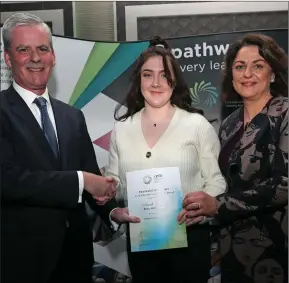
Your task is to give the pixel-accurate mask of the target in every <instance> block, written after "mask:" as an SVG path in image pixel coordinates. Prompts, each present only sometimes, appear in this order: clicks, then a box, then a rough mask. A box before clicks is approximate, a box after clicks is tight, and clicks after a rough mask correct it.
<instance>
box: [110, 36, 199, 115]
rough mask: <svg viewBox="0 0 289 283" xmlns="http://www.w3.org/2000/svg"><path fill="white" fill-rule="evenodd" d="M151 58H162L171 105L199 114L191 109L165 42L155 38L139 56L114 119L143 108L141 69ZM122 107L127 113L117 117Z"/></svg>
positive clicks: (183, 85)
mask: <svg viewBox="0 0 289 283" xmlns="http://www.w3.org/2000/svg"><path fill="white" fill-rule="evenodd" d="M153 56H162V58H163V65H164V72H165V75H166V78H167V81H168V84H169V85H170V86H171V87H172V88H173V93H172V97H171V104H174V105H176V106H177V107H179V108H181V109H184V110H186V111H188V112H191V113H200V111H199V110H197V109H196V108H194V107H192V98H191V96H190V90H189V88H188V86H187V84H186V82H185V80H184V78H183V75H182V71H181V69H180V66H179V65H178V63H177V61H176V59H175V58H174V56H173V54H172V53H171V50H170V48H169V45H168V43H167V41H166V40H164V39H162V38H160V37H159V36H156V37H153V38H152V39H151V40H150V44H149V47H148V48H147V49H146V50H145V51H144V52H143V53H142V54H141V55H140V57H139V58H138V60H137V62H136V67H135V69H134V72H133V74H132V78H131V87H130V90H129V92H128V94H127V96H126V98H125V100H124V102H123V103H122V104H118V105H117V107H116V109H115V112H114V118H115V119H116V120H117V121H124V120H126V119H127V118H129V117H131V116H133V115H134V114H135V113H137V112H138V111H140V110H141V109H142V108H143V107H144V106H145V102H144V97H143V95H142V93H141V67H142V66H143V64H144V63H145V62H146V61H147V60H148V59H149V58H151V57H153ZM169 64H171V67H172V71H173V74H172V73H171V71H170V68H169ZM173 77H174V79H173ZM122 105H126V106H127V111H126V113H125V114H123V115H121V116H119V115H118V113H119V111H120V108H121V107H122Z"/></svg>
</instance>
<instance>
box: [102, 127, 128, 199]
mask: <svg viewBox="0 0 289 283" xmlns="http://www.w3.org/2000/svg"><path fill="white" fill-rule="evenodd" d="M105 176H112V177H113V178H114V179H115V180H117V182H118V185H117V193H116V199H117V200H118V201H119V202H123V200H124V190H123V186H122V185H121V181H120V177H119V152H118V147H117V124H115V125H114V128H113V130H112V132H111V137H110V146H109V160H108V165H107V166H106V168H105Z"/></svg>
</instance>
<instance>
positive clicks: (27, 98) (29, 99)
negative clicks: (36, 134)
mask: <svg viewBox="0 0 289 283" xmlns="http://www.w3.org/2000/svg"><path fill="white" fill-rule="evenodd" d="M13 87H14V89H15V90H16V91H17V92H18V94H19V95H20V96H21V98H22V99H23V100H24V102H25V103H26V104H27V106H28V108H29V109H30V111H31V112H32V114H33V115H34V117H35V119H36V121H37V122H38V124H39V125H40V127H41V128H42V123H41V113H40V109H39V108H38V106H37V105H36V104H35V103H34V100H35V98H37V97H39V95H37V94H35V93H34V92H32V91H29V90H27V89H25V88H23V87H21V86H19V85H18V84H17V83H16V82H15V81H13ZM41 96H42V97H43V98H45V99H46V101H47V103H46V105H47V112H48V115H49V118H50V120H51V123H52V126H53V129H54V131H55V135H56V139H57V142H58V137H57V129H56V123H55V119H54V114H53V110H52V107H51V102H50V98H49V95H48V89H47V88H46V89H45V92H44V93H43V94H42V95H41ZM77 175H78V183H79V198H78V202H79V203H81V202H82V192H83V188H84V180H83V173H82V171H77Z"/></svg>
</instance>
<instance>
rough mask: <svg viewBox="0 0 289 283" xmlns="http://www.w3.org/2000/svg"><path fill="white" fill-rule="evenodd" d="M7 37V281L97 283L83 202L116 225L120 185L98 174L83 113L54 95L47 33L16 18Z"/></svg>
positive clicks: (34, 20)
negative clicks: (9, 82)
mask: <svg viewBox="0 0 289 283" xmlns="http://www.w3.org/2000/svg"><path fill="white" fill-rule="evenodd" d="M2 33H3V42H4V56H5V61H6V64H7V65H8V66H9V67H10V68H11V69H12V73H13V84H12V85H11V86H10V88H8V89H7V90H4V91H2V92H1V93H0V100H1V155H2V156H1V179H2V180H1V181H2V182H1V185H2V188H1V282H3V283H10V282H11V283H14V282H23V283H60V282H61V283H65V282H77V283H91V280H92V270H91V269H92V265H93V245H92V231H91V229H90V225H89V220H88V217H87V213H86V210H85V203H84V201H87V202H88V203H89V204H90V206H91V207H92V209H94V210H96V211H97V212H98V213H99V215H100V216H101V217H102V218H103V220H104V221H105V222H106V223H107V225H109V226H110V225H111V222H110V219H109V215H110V213H111V211H112V210H113V209H114V208H115V207H116V203H115V200H114V194H115V186H116V182H115V180H114V179H112V178H105V177H102V176H101V174H100V171H99V168H98V165H97V162H96V157H95V153H94V149H93V145H92V143H91V140H90V137H89V134H88V131H87V127H86V123H85V118H84V115H83V113H82V112H81V111H80V110H78V109H75V108H73V107H71V106H69V105H67V104H64V103H62V102H60V101H58V100H56V99H53V98H52V97H50V96H49V94H48V90H47V87H46V86H47V82H48V79H49V77H50V74H51V71H52V69H53V67H54V65H55V54H54V51H53V46H52V36H51V31H50V29H49V27H48V26H47V25H46V24H45V23H44V22H43V21H42V20H41V19H39V18H38V17H35V16H33V15H27V14H23V13H18V14H15V15H13V16H12V17H10V18H9V19H8V20H7V21H6V22H5V23H4V26H3V28H2ZM97 203H98V204H97ZM100 203H101V204H102V205H100ZM104 203H105V204H104ZM116 211H118V213H117V215H116V216H115V217H114V218H113V219H114V220H115V221H118V220H121V217H123V216H124V215H123V213H121V212H120V210H116Z"/></svg>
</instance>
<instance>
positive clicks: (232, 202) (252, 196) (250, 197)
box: [216, 111, 288, 222]
mask: <svg viewBox="0 0 289 283" xmlns="http://www.w3.org/2000/svg"><path fill="white" fill-rule="evenodd" d="M284 116H285V117H284V119H283V120H282V123H281V127H280V135H279V142H278V145H277V148H276V151H275V157H274V162H273V168H272V174H271V177H270V178H267V179H266V180H264V181H263V182H262V183H259V184H257V185H254V186H252V187H250V188H248V189H247V190H245V191H236V192H232V193H229V192H228V193H224V194H221V195H219V196H217V198H216V199H217V208H218V215H217V218H218V220H219V222H232V221H234V220H235V219H236V218H238V217H243V216H247V215H249V214H252V213H260V212H263V211H266V210H271V209H278V208H279V207H283V206H285V205H287V204H288V111H287V112H286V115H284Z"/></svg>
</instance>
